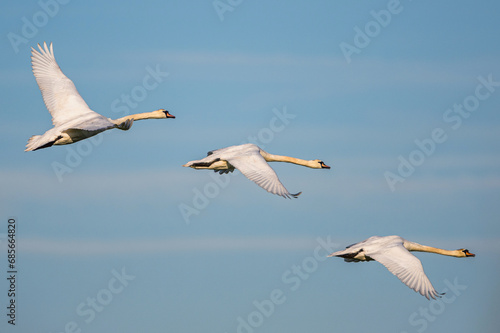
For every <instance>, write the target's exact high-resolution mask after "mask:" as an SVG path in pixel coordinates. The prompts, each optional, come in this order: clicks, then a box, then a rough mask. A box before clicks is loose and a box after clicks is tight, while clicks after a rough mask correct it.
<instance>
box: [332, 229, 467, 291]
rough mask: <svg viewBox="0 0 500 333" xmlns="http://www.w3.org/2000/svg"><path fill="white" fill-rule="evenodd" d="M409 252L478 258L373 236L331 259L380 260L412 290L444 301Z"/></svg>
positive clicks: (389, 237)
mask: <svg viewBox="0 0 500 333" xmlns="http://www.w3.org/2000/svg"><path fill="white" fill-rule="evenodd" d="M409 251H419V252H430V253H437V254H442V255H445V256H452V257H457V258H464V257H475V254H472V253H470V252H469V250H466V249H459V250H454V251H449V250H443V249H438V248H435V247H431V246H425V245H420V244H418V243H413V242H410V241H407V240H406V239H403V238H401V237H399V236H385V237H379V236H373V237H370V238H368V239H366V240H364V241H362V242H359V243H356V244H353V245H350V246H348V247H347V248H346V249H345V250H342V251H337V252H333V253H332V254H330V255H329V257H342V258H344V260H345V261H347V262H359V261H370V260H376V261H378V262H379V263H381V264H382V265H384V266H385V267H386V268H387V269H388V270H389V272H391V273H392V274H394V275H396V276H397V278H398V279H400V280H401V282H403V283H404V284H406V285H407V286H408V287H410V288H411V289H413V290H415V291H416V292H419V293H420V294H421V295H422V296H425V297H427V299H430V297H432V298H433V299H436V296H437V297H440V295H442V294H439V293H438V292H436V290H435V289H434V287H433V286H432V284H431V282H430V281H429V279H428V278H427V276H426V275H425V273H424V268H423V267H422V263H421V262H420V260H419V259H418V258H417V257H415V256H414V255H412V254H411V253H410V252H409Z"/></svg>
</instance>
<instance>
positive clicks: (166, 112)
mask: <svg viewBox="0 0 500 333" xmlns="http://www.w3.org/2000/svg"><path fill="white" fill-rule="evenodd" d="M164 112H165V116H166V117H167V118H174V119H175V116H173V115H171V114H170V113H169V112H168V111H164Z"/></svg>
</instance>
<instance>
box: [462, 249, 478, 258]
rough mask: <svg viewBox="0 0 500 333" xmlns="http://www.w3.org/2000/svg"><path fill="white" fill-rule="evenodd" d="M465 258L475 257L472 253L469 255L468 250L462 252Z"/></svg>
mask: <svg viewBox="0 0 500 333" xmlns="http://www.w3.org/2000/svg"><path fill="white" fill-rule="evenodd" d="M464 253H465V256H466V257H475V256H476V255H475V254H474V253H470V252H469V250H464Z"/></svg>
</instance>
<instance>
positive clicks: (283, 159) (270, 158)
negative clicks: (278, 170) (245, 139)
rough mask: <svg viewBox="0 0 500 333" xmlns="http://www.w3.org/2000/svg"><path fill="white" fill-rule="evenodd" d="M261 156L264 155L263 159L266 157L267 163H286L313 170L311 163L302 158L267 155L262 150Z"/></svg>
mask: <svg viewBox="0 0 500 333" xmlns="http://www.w3.org/2000/svg"><path fill="white" fill-rule="evenodd" d="M260 154H261V155H262V157H264V159H265V160H266V161H267V162H286V163H293V164H298V165H303V166H306V167H309V168H311V161H306V160H302V159H300V158H295V157H289V156H281V155H273V154H269V153H266V152H265V151H263V150H262V149H261V150H260Z"/></svg>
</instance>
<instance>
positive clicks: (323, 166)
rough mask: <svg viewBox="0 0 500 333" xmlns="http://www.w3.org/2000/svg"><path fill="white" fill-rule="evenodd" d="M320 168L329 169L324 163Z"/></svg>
mask: <svg viewBox="0 0 500 333" xmlns="http://www.w3.org/2000/svg"><path fill="white" fill-rule="evenodd" d="M321 168H322V169H330V167H329V166H328V165H326V164H325V163H321Z"/></svg>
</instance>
